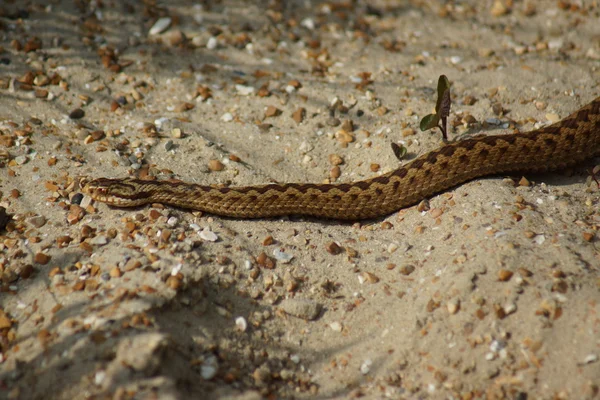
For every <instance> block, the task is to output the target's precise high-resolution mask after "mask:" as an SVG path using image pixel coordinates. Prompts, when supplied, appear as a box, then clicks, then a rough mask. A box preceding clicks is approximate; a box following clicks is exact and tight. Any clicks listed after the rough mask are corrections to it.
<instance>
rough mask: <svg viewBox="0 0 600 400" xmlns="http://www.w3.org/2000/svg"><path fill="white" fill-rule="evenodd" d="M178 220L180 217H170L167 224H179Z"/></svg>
mask: <svg viewBox="0 0 600 400" xmlns="http://www.w3.org/2000/svg"><path fill="white" fill-rule="evenodd" d="M178 222H179V219H177V217H170V218H169V219H168V220H167V225H169V226H175V225H177V223H178Z"/></svg>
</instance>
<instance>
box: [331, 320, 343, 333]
mask: <svg viewBox="0 0 600 400" xmlns="http://www.w3.org/2000/svg"><path fill="white" fill-rule="evenodd" d="M329 327H330V328H331V329H333V330H334V331H336V332H341V331H342V324H340V323H339V322H337V321H336V322H332V323H331V324H329Z"/></svg>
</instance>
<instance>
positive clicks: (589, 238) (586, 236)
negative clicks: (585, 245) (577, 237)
mask: <svg viewBox="0 0 600 400" xmlns="http://www.w3.org/2000/svg"><path fill="white" fill-rule="evenodd" d="M581 235H582V237H583V240H585V241H586V242H591V241H592V240H594V237H595V235H594V232H583V233H582V234H581Z"/></svg>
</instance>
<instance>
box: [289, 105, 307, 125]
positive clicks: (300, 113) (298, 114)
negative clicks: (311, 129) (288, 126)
mask: <svg viewBox="0 0 600 400" xmlns="http://www.w3.org/2000/svg"><path fill="white" fill-rule="evenodd" d="M305 116H306V109H305V108H304V107H300V108H298V109H297V110H296V111H294V112H293V113H292V119H293V120H294V121H295V122H296V123H297V124H299V123H301V122H302V121H304V117H305Z"/></svg>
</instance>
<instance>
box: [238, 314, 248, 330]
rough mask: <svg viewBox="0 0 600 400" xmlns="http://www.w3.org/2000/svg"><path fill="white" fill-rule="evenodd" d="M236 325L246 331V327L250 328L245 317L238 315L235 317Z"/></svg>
mask: <svg viewBox="0 0 600 400" xmlns="http://www.w3.org/2000/svg"><path fill="white" fill-rule="evenodd" d="M235 326H236V327H237V328H238V330H240V331H242V332H246V329H248V322H247V321H246V318H244V317H237V318H236V319H235Z"/></svg>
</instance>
